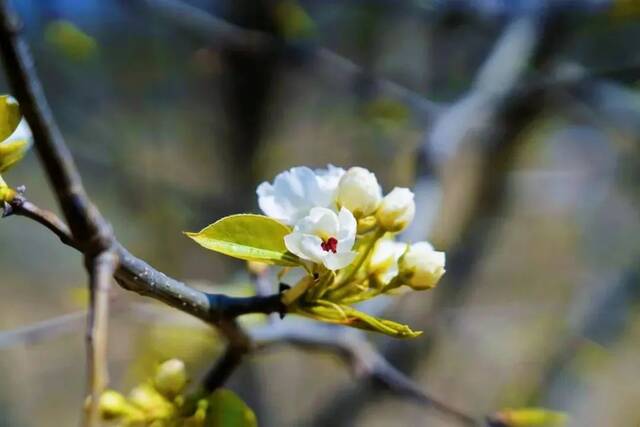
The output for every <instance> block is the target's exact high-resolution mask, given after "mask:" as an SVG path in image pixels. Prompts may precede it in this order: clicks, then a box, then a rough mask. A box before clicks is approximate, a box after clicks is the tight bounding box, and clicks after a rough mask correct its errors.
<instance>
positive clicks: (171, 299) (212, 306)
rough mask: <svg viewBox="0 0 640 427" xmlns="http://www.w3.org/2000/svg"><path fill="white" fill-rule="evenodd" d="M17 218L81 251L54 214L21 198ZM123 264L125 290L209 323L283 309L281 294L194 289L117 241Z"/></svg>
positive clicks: (117, 275)
mask: <svg viewBox="0 0 640 427" xmlns="http://www.w3.org/2000/svg"><path fill="white" fill-rule="evenodd" d="M11 208H12V211H13V214H14V215H19V216H23V217H26V218H30V219H32V220H34V221H36V222H38V223H40V224H42V225H43V226H45V227H46V228H47V229H49V230H51V231H52V232H53V233H54V234H55V235H56V236H58V237H59V238H60V240H61V241H62V242H63V243H65V244H66V245H68V246H71V247H73V248H75V249H78V250H79V245H78V244H77V242H76V241H75V240H74V239H73V237H72V236H71V235H70V233H69V230H68V228H67V226H66V225H65V224H64V222H63V221H61V220H60V219H59V218H58V217H57V216H56V215H55V214H53V213H52V212H49V211H46V210H44V209H41V208H39V207H37V206H36V205H34V204H33V203H31V202H29V201H27V200H25V199H24V198H22V197H17V198H16V199H14V201H13V202H12V205H11ZM114 249H115V251H116V253H117V255H118V257H119V260H120V263H119V265H118V268H117V269H116V271H115V274H114V277H115V279H116V281H117V282H118V284H120V286H122V287H123V288H124V289H127V290H130V291H133V292H136V293H138V294H140V295H144V296H148V297H151V298H154V299H156V300H159V301H162V302H164V303H165V304H167V305H170V306H172V307H175V308H177V309H178V310H180V311H183V312H185V313H188V314H191V315H192V316H195V317H197V318H199V319H201V320H203V321H205V322H207V323H211V324H220V321H221V320H222V319H224V318H232V317H236V316H240V315H243V314H247V313H265V314H269V313H277V312H280V311H282V310H283V306H282V304H281V302H280V296H279V295H278V294H274V295H267V296H253V297H229V296H226V295H220V294H209V293H206V292H202V291H199V290H197V289H194V288H191V287H190V286H188V285H186V284H185V283H183V282H180V281H178V280H175V279H173V278H171V277H169V276H167V275H165V274H163V273H161V272H159V271H158V270H156V269H154V268H153V267H151V266H150V265H149V264H147V263H146V262H144V261H143V260H141V259H139V258H136V257H135V256H134V255H132V254H131V253H130V252H129V251H128V250H127V249H126V248H125V247H124V246H122V245H120V244H119V243H118V242H115V244H114Z"/></svg>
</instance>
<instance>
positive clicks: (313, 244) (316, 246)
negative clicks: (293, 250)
mask: <svg viewBox="0 0 640 427" xmlns="http://www.w3.org/2000/svg"><path fill="white" fill-rule="evenodd" d="M300 248H301V249H302V252H303V253H304V254H305V256H306V257H307V259H308V260H310V261H313V262H316V263H318V264H319V263H321V262H322V260H323V259H324V257H325V255H326V252H325V251H324V249H322V239H320V238H319V237H318V236H314V235H311V234H303V235H302V239H300Z"/></svg>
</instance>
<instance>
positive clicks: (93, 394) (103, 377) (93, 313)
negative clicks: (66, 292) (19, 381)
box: [85, 251, 118, 426]
mask: <svg viewBox="0 0 640 427" xmlns="http://www.w3.org/2000/svg"><path fill="white" fill-rule="evenodd" d="M87 262H90V263H91V265H89V266H88V269H89V277H90V285H91V286H90V288H89V289H90V290H91V304H89V312H88V316H87V318H88V324H87V342H88V343H89V345H88V346H87V361H88V363H89V366H88V373H89V375H88V390H87V395H88V396H89V401H88V405H87V412H86V414H85V415H86V418H85V425H86V426H97V425H98V423H99V417H100V414H99V411H98V401H99V399H100V395H101V394H102V391H103V390H104V389H105V387H106V386H107V383H108V375H109V374H108V371H107V332H108V331H107V325H108V322H109V285H110V283H111V278H112V277H113V273H114V271H115V269H116V266H117V264H118V256H117V254H116V253H115V251H104V252H102V253H101V254H99V255H98V256H95V257H89V258H88V259H87Z"/></svg>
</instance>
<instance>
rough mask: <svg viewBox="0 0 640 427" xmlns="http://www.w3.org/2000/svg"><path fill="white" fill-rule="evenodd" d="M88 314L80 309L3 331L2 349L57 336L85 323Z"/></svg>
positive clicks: (0, 336) (0, 345)
mask: <svg viewBox="0 0 640 427" xmlns="http://www.w3.org/2000/svg"><path fill="white" fill-rule="evenodd" d="M86 316H87V311H86V310H79V311H76V312H73V313H69V314H63V315H61V316H58V317H54V318H52V319H47V320H43V321H42V322H38V323H34V324H33V325H29V326H24V327H20V328H15V329H13V330H9V331H1V332H0V349H2V348H8V347H11V346H14V345H16V344H33V343H37V342H40V341H42V340H43V339H45V338H51V337H55V336H57V335H59V334H62V333H65V332H67V331H70V330H73V329H75V328H76V327H78V326H79V325H80V324H84V322H85V319H86Z"/></svg>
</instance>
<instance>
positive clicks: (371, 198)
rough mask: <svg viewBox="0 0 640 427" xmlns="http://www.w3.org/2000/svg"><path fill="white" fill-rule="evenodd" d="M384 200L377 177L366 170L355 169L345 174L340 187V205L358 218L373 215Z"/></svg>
mask: <svg viewBox="0 0 640 427" xmlns="http://www.w3.org/2000/svg"><path fill="white" fill-rule="evenodd" d="M381 200H382V189H381V188H380V184H378V180H377V179H376V176H375V175H374V174H373V173H371V172H369V171H368V170H367V169H365V168H361V167H353V168H351V169H349V170H348V171H347V173H345V174H344V176H343V177H342V178H341V179H340V184H339V185H338V199H337V201H338V205H339V206H343V207H345V208H347V209H349V210H350V211H351V212H353V214H354V215H355V216H356V217H358V218H361V217H365V216H367V215H370V214H372V213H373V212H375V210H376V209H377V208H378V205H379V204H380V201H381Z"/></svg>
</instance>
